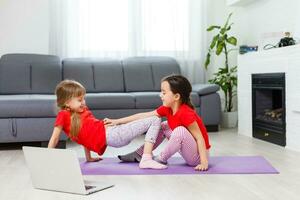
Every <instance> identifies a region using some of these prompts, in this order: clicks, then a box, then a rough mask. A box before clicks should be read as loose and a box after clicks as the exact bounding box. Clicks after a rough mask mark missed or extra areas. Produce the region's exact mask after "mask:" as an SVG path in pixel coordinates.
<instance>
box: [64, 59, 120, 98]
mask: <svg viewBox="0 0 300 200" xmlns="http://www.w3.org/2000/svg"><path fill="white" fill-rule="evenodd" d="M63 79H73V80H76V81H79V82H80V83H81V84H83V86H84V87H85V88H86V90H87V92H124V80H123V69H122V65H121V62H120V61H119V60H113V59H93V58H68V59H64V60H63Z"/></svg>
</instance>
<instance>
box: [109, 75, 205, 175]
mask: <svg viewBox="0 0 300 200" xmlns="http://www.w3.org/2000/svg"><path fill="white" fill-rule="evenodd" d="M191 91H192V87H191V84H190V82H189V81H188V80H187V79H186V78H185V77H183V76H181V75H171V76H167V77H165V78H163V79H162V82H161V94H160V97H161V100H162V102H163V105H162V106H160V107H159V108H157V109H156V110H154V111H151V112H147V113H140V115H141V116H144V117H146V116H151V115H152V116H159V117H166V118H167V121H165V122H162V123H161V131H160V133H159V135H158V137H157V140H156V143H155V144H154V149H155V148H156V147H157V146H158V145H159V144H160V143H161V142H162V141H163V139H164V138H165V137H166V138H167V139H168V142H167V145H166V147H165V148H164V149H163V151H162V152H161V153H160V154H159V155H158V156H157V157H155V160H157V161H159V162H160V163H163V164H166V163H167V160H168V159H169V158H170V157H171V156H172V155H174V154H175V153H176V152H179V154H181V156H182V157H183V158H184V160H185V161H186V163H187V164H188V165H190V166H194V167H195V169H196V170H207V169H208V150H209V148H210V144H209V138H208V134H207V131H206V128H205V126H204V124H203V122H202V120H201V118H200V117H199V116H198V114H197V113H196V111H195V110H194V106H193V105H192V103H191V100H190V94H191ZM124 121H126V118H121V119H107V123H108V124H119V123H123V122H124ZM143 148H144V147H140V148H139V149H138V150H136V151H135V152H133V153H129V154H127V155H123V156H118V157H119V159H121V160H123V161H128V162H134V161H139V160H140V159H141V155H142V153H143Z"/></svg>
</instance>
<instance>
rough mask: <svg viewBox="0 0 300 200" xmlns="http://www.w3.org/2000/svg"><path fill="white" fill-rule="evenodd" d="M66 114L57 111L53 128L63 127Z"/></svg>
mask: <svg viewBox="0 0 300 200" xmlns="http://www.w3.org/2000/svg"><path fill="white" fill-rule="evenodd" d="M66 114H67V113H66V112H64V111H59V113H58V114H57V117H56V120H55V123H54V126H62V127H64V123H65V119H66Z"/></svg>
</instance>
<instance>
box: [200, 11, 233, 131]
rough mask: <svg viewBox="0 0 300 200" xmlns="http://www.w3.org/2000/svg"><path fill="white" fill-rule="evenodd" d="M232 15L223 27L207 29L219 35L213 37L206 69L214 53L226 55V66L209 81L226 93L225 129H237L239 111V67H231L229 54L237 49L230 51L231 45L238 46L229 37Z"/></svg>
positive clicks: (223, 122) (223, 120)
mask: <svg viewBox="0 0 300 200" xmlns="http://www.w3.org/2000/svg"><path fill="white" fill-rule="evenodd" d="M231 15H232V13H230V14H229V16H228V18H227V20H226V23H225V24H224V25H223V26H217V25H212V26H210V27H208V28H207V31H213V30H217V34H216V35H215V36H214V37H213V39H212V41H211V43H210V46H209V49H208V53H207V56H206V60H205V69H207V67H208V65H209V64H210V57H211V54H212V53H215V54H216V55H217V56H220V55H224V56H225V63H224V66H222V67H220V68H219V69H218V71H217V72H216V73H214V77H213V78H212V79H210V80H209V83H215V84H217V85H219V86H220V88H221V90H222V91H223V92H224V98H225V104H224V112H223V113H222V125H223V126H225V127H235V126H236V124H237V111H233V101H232V100H233V98H234V96H236V87H237V75H236V72H237V66H234V67H229V62H228V56H229V53H230V52H231V51H233V50H236V48H231V49H229V47H230V45H232V46H236V44H237V39H236V38H235V37H234V36H229V33H228V32H229V31H230V29H231V26H232V25H233V23H229V21H230V18H231Z"/></svg>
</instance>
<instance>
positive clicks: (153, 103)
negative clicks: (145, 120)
mask: <svg viewBox="0 0 300 200" xmlns="http://www.w3.org/2000/svg"><path fill="white" fill-rule="evenodd" d="M130 94H132V95H133V96H134V97H135V108H138V109H156V108H158V107H159V106H161V105H162V101H161V98H160V96H159V94H160V93H159V92H131V93H130ZM191 98H192V103H193V104H194V106H196V107H199V106H200V100H199V96H198V94H197V93H195V92H192V93H191Z"/></svg>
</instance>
